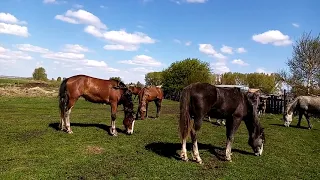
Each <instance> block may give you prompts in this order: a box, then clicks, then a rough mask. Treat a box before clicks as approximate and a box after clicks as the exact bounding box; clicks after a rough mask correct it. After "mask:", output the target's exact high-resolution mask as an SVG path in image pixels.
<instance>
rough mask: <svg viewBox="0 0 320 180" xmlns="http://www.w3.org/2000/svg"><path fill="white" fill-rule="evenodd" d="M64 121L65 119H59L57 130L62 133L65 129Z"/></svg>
mask: <svg viewBox="0 0 320 180" xmlns="http://www.w3.org/2000/svg"><path fill="white" fill-rule="evenodd" d="M64 119H65V117H62V118H60V123H59V129H60V130H61V131H63V130H64V129H65V123H64V121H65V120H64Z"/></svg>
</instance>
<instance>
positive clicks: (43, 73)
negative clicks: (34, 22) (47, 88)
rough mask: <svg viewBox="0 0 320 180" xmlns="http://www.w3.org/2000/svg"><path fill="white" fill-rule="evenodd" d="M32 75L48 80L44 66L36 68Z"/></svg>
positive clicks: (35, 77) (37, 78)
mask: <svg viewBox="0 0 320 180" xmlns="http://www.w3.org/2000/svg"><path fill="white" fill-rule="evenodd" d="M32 77H33V79H35V80H43V81H46V80H48V78H47V73H46V70H45V69H44V68H43V67H39V68H35V69H34V71H33V73H32Z"/></svg>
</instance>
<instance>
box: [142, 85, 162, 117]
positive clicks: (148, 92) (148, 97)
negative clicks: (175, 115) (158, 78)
mask: <svg viewBox="0 0 320 180" xmlns="http://www.w3.org/2000/svg"><path fill="white" fill-rule="evenodd" d="M138 99H139V106H138V110H137V114H136V119H138V114H140V116H141V120H144V118H145V116H146V117H147V118H148V105H149V102H152V101H154V102H155V105H156V106H157V115H156V118H158V117H159V115H160V111H161V104H162V100H163V91H162V89H161V88H160V87H155V86H149V87H144V88H143V89H142V90H141V91H140V93H139V95H138Z"/></svg>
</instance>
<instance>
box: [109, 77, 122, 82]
mask: <svg viewBox="0 0 320 180" xmlns="http://www.w3.org/2000/svg"><path fill="white" fill-rule="evenodd" d="M109 79H110V80H111V79H114V80H118V81H122V80H121V77H110V78H109Z"/></svg>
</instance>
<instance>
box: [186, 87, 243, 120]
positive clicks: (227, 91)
mask: <svg viewBox="0 0 320 180" xmlns="http://www.w3.org/2000/svg"><path fill="white" fill-rule="evenodd" d="M190 101H191V102H192V103H191V108H190V111H191V112H190V113H191V114H197V113H198V112H199V111H202V114H208V115H209V116H210V117H213V118H222V119H223V118H228V117H231V116H242V117H243V116H246V112H247V106H246V105H247V103H246V100H245V98H244V94H243V93H242V92H240V91H239V90H238V89H236V88H220V87H215V86H213V85H211V84H208V83H195V84H194V85H193V87H192V88H191V92H190Z"/></svg>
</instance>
